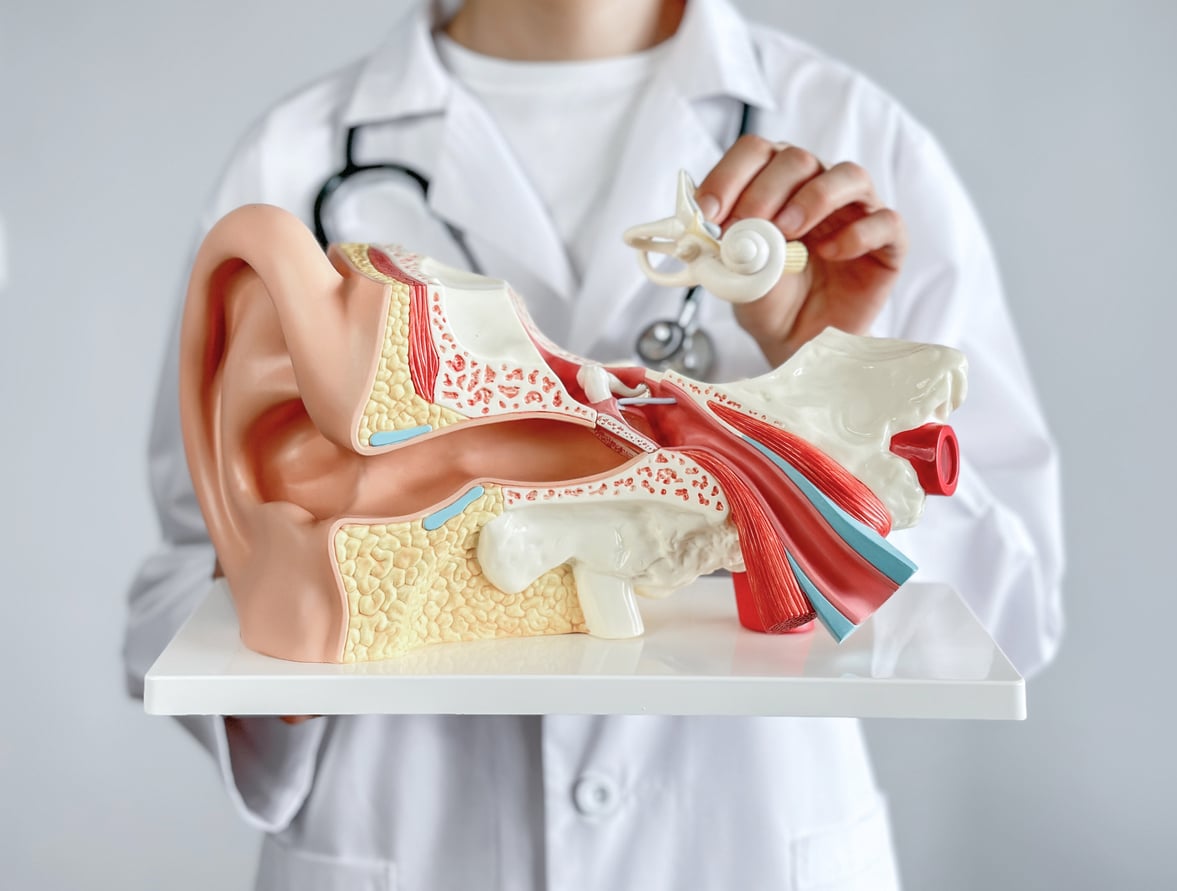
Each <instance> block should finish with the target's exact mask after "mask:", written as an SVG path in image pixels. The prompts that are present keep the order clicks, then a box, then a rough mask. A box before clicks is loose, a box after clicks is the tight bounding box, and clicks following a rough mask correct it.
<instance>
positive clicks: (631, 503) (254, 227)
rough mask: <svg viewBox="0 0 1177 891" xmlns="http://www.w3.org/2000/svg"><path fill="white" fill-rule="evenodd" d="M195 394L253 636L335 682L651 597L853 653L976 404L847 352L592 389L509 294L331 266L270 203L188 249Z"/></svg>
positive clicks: (920, 352) (940, 363)
mask: <svg viewBox="0 0 1177 891" xmlns="http://www.w3.org/2000/svg"><path fill="white" fill-rule="evenodd" d="M671 240H672V241H673V237H672V238H671ZM779 274H780V272H779V271H778V272H777V273H776V275H779ZM774 281H775V279H774ZM762 284H763V283H761V284H760V285H757V287H761V285H762ZM768 287H771V285H769V286H768ZM719 290H722V284H721V285H720V286H719ZM764 290H767V288H764V289H763V290H762V291H761V293H763V291H764ZM180 369H181V372H180V378H181V379H180V385H181V411H182V420H183V429H184V445H185V448H186V451H187V454H188V460H189V465H190V468H191V471H192V477H193V481H194V483H195V487H196V493H197V496H198V498H199V500H200V505H201V509H202V510H203V512H204V517H205V520H206V522H207V524H208V529H209V533H210V535H211V536H212V540H213V543H214V544H215V546H216V550H217V555H218V557H219V559H220V563H221V565H222V567H223V568H224V572H225V575H226V577H227V580H228V583H229V586H230V589H231V590H232V594H233V598H234V601H235V604H236V608H237V614H238V618H239V621H240V625H241V633H242V637H243V639H244V641H245V643H246V645H247V646H249V647H251V648H252V649H255V650H258V651H260V652H262V653H266V654H269V655H272V656H278V657H282V658H286V659H296V660H302V661H320V662H352V661H362V660H370V659H380V658H385V657H388V656H393V655H396V654H398V653H401V652H404V651H405V650H408V649H410V648H412V647H416V646H419V645H422V644H425V643H431V642H438V641H459V640H471V639H478V638H490V637H507V636H522V635H538V634H559V633H564V632H572V631H587V632H589V633H591V634H595V635H599V636H604V637H628V636H633V635H636V634H639V633H641V630H642V624H641V617H640V614H639V612H638V609H637V605H636V601H635V597H634V595H635V593H638V594H645V595H653V596H661V595H664V594H668V593H670V592H672V591H673V590H674V589H676V588H679V587H681V586H683V585H685V584H687V583H689V582H690V581H692V580H693V579H694V578H696V577H697V576H699V575H700V574H703V573H707V572H711V571H713V570H715V569H718V568H721V567H726V568H728V569H731V570H735V571H736V572H737V573H741V574H740V575H737V579H738V582H737V585H736V588H737V601H738V611H739V616H740V621H741V622H743V624H745V625H746V626H748V627H750V628H754V629H758V630H761V631H768V632H780V631H784V630H787V629H790V628H794V627H796V626H798V625H801V624H803V623H806V622H808V621H809V620H811V619H813V618H814V617H816V618H818V619H820V620H821V621H822V623H823V624H824V625H825V626H826V627H827V628H828V629H829V630H830V631H831V632H832V633H833V634H834V635H835V636H836V637H838V638H839V639H841V638H842V637H844V636H845V635H846V634H848V633H850V631H852V630H853V628H854V627H855V626H856V625H858V624H859V623H861V622H862V621H863V620H864V619H865V618H866V617H867V616H869V615H870V614H871V613H872V612H873V611H874V610H875V609H877V608H878V606H879V605H880V604H882V603H883V602H884V601H885V600H886V599H887V597H889V596H890V595H891V593H892V592H893V591H894V590H895V589H896V588H897V587H898V586H899V585H900V584H902V582H903V581H904V580H905V579H907V578H908V577H909V575H910V574H911V573H912V571H913V570H914V566H913V565H912V564H911V563H910V562H909V561H908V560H907V559H906V558H904V557H903V555H901V554H900V553H899V552H898V551H896V550H895V549H894V548H893V547H891V546H890V545H889V544H888V543H887V541H886V540H885V538H884V536H885V535H886V534H887V533H888V531H889V530H890V529H891V528H892V527H893V526H895V527H899V526H906V525H910V524H912V523H914V522H915V521H916V520H917V519H918V517H919V515H920V512H921V510H922V506H923V501H924V491H925V489H927V490H931V491H950V490H951V488H952V486H953V485H954V482H955V472H956V471H955V468H956V466H957V454H956V450H955V439H954V438H953V437H952V435H951V431H950V430H949V429H948V428H946V427H942V426H940V425H941V423H942V422H943V421H944V420H946V418H947V415H948V413H949V412H950V411H951V410H953V409H955V408H956V407H957V406H958V405H959V403H960V401H961V399H962V398H963V395H964V384H965V377H964V374H965V372H964V369H965V363H964V359H963V357H962V356H961V355H960V354H959V353H957V352H956V351H954V350H951V349H947V348H944V347H936V346H924V345H918V344H909V343H904V342H901V341H893V340H875V339H870V338H863V337H856V336H852V335H849V334H844V333H841V332H838V331H835V330H832V329H830V330H827V331H826V332H824V333H823V334H821V335H820V336H819V337H817V338H816V339H814V340H813V341H812V342H811V343H809V344H807V345H806V346H805V347H803V348H802V349H801V350H800V351H799V352H798V353H797V354H796V355H795V356H794V357H793V358H792V359H791V360H789V362H787V363H786V364H785V365H783V366H782V367H781V368H779V369H777V370H776V371H774V372H772V373H771V374H767V375H765V376H763V377H760V378H756V379H754V380H749V381H741V382H738V383H732V384H723V385H718V384H715V385H704V384H701V383H697V382H695V381H692V380H689V379H687V378H685V377H682V376H680V375H677V374H675V373H674V372H665V373H656V372H652V371H649V370H647V369H645V368H641V367H630V366H624V365H616V366H614V365H600V364H597V363H594V362H591V361H589V360H586V359H582V358H579V357H577V356H573V355H570V354H569V353H567V352H565V351H563V350H561V349H560V348H558V347H556V346H555V345H553V344H551V343H549V342H548V341H547V340H546V339H545V338H544V337H543V336H542V335H541V334H540V333H539V332H538V331H536V330H535V328H534V326H533V325H532V323H531V321H530V319H529V318H528V316H527V313H526V311H525V310H524V307H523V304H522V302H521V301H520V300H519V298H518V297H517V296H516V295H515V294H514V293H513V292H512V291H511V289H510V287H509V286H508V285H507V284H506V283H505V282H502V281H497V280H494V279H490V278H485V277H483V276H478V275H473V274H470V273H467V272H462V271H459V270H456V269H451V268H449V267H447V266H444V265H442V264H440V263H438V262H436V261H434V260H431V259H429V258H427V257H422V256H418V255H415V254H412V253H408V252H406V251H404V250H402V249H400V248H397V247H376V246H371V245H361V244H345V245H334V246H332V247H331V249H330V250H329V252H328V253H327V255H326V256H324V254H323V252H322V251H321V250H320V248H319V247H318V245H317V244H316V242H315V239H314V237H313V236H312V235H311V233H310V232H309V231H307V229H306V228H304V226H303V225H302V223H300V222H299V221H298V220H297V219H295V218H294V217H293V216H290V215H289V214H287V213H285V212H284V211H281V210H278V209H276V208H272V207H264V206H249V207H244V208H241V209H239V210H237V211H234V212H233V213H231V214H229V215H228V216H227V217H225V218H224V219H223V220H222V221H221V222H220V223H218V224H217V225H216V227H215V228H214V229H213V230H212V231H211V232H210V233H209V235H208V237H207V239H206V240H205V242H204V244H203V246H202V247H201V250H200V253H199V255H198V257H197V259H196V265H195V269H194V271H193V274H192V280H191V287H190V289H189V292H188V300H187V305H186V307H185V310H184V322H183V335H182V343H181V356H180ZM901 455H902V457H901ZM917 468H918V469H917Z"/></svg>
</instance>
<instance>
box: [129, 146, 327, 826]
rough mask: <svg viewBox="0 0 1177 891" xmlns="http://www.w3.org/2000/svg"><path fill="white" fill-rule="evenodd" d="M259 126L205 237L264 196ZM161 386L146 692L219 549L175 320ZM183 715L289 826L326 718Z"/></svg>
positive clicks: (142, 657) (252, 816) (144, 602)
mask: <svg viewBox="0 0 1177 891" xmlns="http://www.w3.org/2000/svg"><path fill="white" fill-rule="evenodd" d="M260 146H261V139H260V133H259V132H258V131H255V132H253V133H251V134H250V135H249V136H248V137H247V138H246V140H245V141H244V143H243V144H242V147H241V148H240V149H239V150H238V152H237V154H236V156H235V158H234V160H233V161H232V163H231V164H230V166H229V168H228V170H227V171H226V173H225V175H224V177H223V179H222V182H221V184H220V187H219V188H218V189H217V192H216V195H215V198H214V200H213V201H212V202H211V203H210V205H209V208H208V210H207V212H206V213H205V215H204V217H203V218H202V220H201V229H200V235H201V237H202V238H203V235H204V234H205V233H206V232H207V231H208V229H210V228H211V227H212V225H213V224H214V223H215V222H216V220H218V219H219V218H220V217H221V216H223V215H224V214H225V213H227V212H228V211H230V210H232V209H233V208H235V207H238V206H240V205H242V204H247V203H250V202H256V201H264V200H265V197H266V189H265V182H264V179H263V175H262V171H263V169H264V166H263V164H262V163H261V157H260V152H261V148H260ZM180 304H181V305H180V306H177V308H176V312H175V323H174V325H173V330H172V333H171V337H170V338H169V341H168V349H167V350H166V353H165V358H164V364H163V371H162V373H161V376H160V382H159V389H158V392H157V394H156V401H155V413H154V418H153V422H152V427H151V434H150V440H149V444H148V474H149V479H150V485H151V492H152V496H153V499H154V503H155V509H156V513H157V515H158V517H159V523H160V532H161V538H162V541H161V542H160V544H159V545H158V547H157V548H156V549H155V551H154V552H153V553H152V554H151V555H150V556H149V557H148V558H147V559H146V560H145V561H144V563H143V565H142V567H141V568H140V570H139V572H138V575H137V576H136V578H135V580H134V581H133V583H132V584H131V588H130V592H129V596H128V610H127V622H126V629H125V637H124V644H123V660H124V665H125V668H126V678H127V688H128V691H129V692H130V694H131V695H132V696H137V697H142V695H143V679H144V675H145V674H146V672H147V670H148V668H150V667H151V664H152V663H153V662H154V661H155V659H156V657H157V656H158V655H159V654H160V653H161V652H162V651H163V648H164V647H165V646H166V645H167V643H168V641H170V640H171V638H172V636H173V635H174V634H175V633H176V631H177V630H178V629H179V627H180V625H181V624H182V623H183V622H184V620H185V619H186V618H187V617H188V616H189V615H190V614H191V613H192V611H193V610H194V609H195V607H196V606H197V605H198V604H199V602H200V600H201V599H202V597H203V596H204V595H205V594H206V593H207V592H208V589H209V586H210V584H211V581H212V571H213V564H214V561H215V553H214V551H213V546H212V542H211V541H210V540H209V537H208V531H207V529H206V528H205V525H204V520H203V517H202V516H201V513H200V506H199V504H198V503H197V500H196V493H195V492H194V490H193V487H192V480H191V477H190V475H189V473H188V465H187V462H186V460H185V456H184V443H183V439H182V436H181V433H180V410H179V400H178V395H179V368H178V363H177V354H178V352H179V349H178V346H179V329H180V324H179V319H180V310H181V309H182V301H180ZM179 720H180V723H181V724H182V725H183V726H184V728H185V729H186V730H188V731H189V732H190V733H191V734H192V736H193V737H195V738H196V739H197V741H199V742H200V743H201V745H203V746H204V747H205V748H206V749H207V750H208V751H209V752H210V753H212V754H213V756H214V758H215V759H216V760H217V763H218V765H219V769H220V772H221V775H222V777H223V779H224V782H225V785H226V788H227V790H228V792H229V795H230V797H231V798H232V800H233V801H234V803H235V804H236V805H237V806H238V808H239V810H240V811H241V813H242V815H243V816H244V818H245V819H246V821H247V822H248V823H250V824H251V825H253V826H255V827H257V828H259V829H262V830H265V831H271V832H273V831H278V830H280V829H282V828H284V827H285V826H286V825H287V824H288V823H289V822H290V820H291V819H292V818H293V817H294V815H295V813H297V811H298V809H299V807H301V805H302V803H303V801H304V800H305V799H306V796H307V794H308V793H309V791H310V787H311V783H312V782H313V779H314V765H315V759H316V756H317V753H318V749H319V744H320V742H321V740H322V737H323V733H324V729H325V728H324V724H325V722H324V721H323V720H313V721H307V722H305V723H303V724H300V725H295V726H289V725H286V724H284V723H283V722H282V721H280V720H279V719H277V718H275V717H241V718H220V717H211V716H189V717H183V718H180V719H179Z"/></svg>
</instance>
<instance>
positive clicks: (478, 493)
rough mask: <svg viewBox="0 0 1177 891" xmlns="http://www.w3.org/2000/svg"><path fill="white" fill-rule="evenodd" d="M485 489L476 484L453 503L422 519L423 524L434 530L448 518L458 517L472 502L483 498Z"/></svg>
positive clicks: (428, 529)
mask: <svg viewBox="0 0 1177 891" xmlns="http://www.w3.org/2000/svg"><path fill="white" fill-rule="evenodd" d="M485 491H486V490H485V489H483V488H482V486H475V487H474V488H473V489H471V490H470V491H469V492H467V493H466V494H465V495H463V496H462V497H461V498H459V499H458V500H457V501H455V502H453V503H452V504H447V505H446V506H445V507H443V508H442V509H441V510H438V511H434V512H433V513H431V514H430V515H429V516H427V517H426V518H425V519H424V520H422V521H421V525H422V526H424V527H425V529H426V530H427V531H429V532H432V531H433V530H434V529H436V528H438V527H439V526H441V524H442V523H444V522H445V521H446V520H449V519H451V518H452V517H456V516H457V515H458V514H460V513H461V512H462V511H464V510H465V509H466V508H468V507H469V506H470V504H471V503H472V502H474V501H477V500H478V499H479V498H481V497H482V495H483V493H484V492H485Z"/></svg>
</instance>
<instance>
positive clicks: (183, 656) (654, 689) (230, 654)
mask: <svg viewBox="0 0 1177 891" xmlns="http://www.w3.org/2000/svg"><path fill="white" fill-rule="evenodd" d="M640 607H641V611H642V617H643V619H644V621H645V626H646V633H645V635H644V636H642V637H640V638H636V639H633V640H600V639H597V638H592V637H589V636H587V635H583V634H570V635H559V636H552V637H533V638H526V639H510V640H491V641H475V642H472V643H454V644H438V645H434V646H431V647H426V648H424V649H421V650H417V651H414V652H411V653H408V654H406V655H405V656H402V657H399V658H396V659H389V660H386V661H383V662H373V663H366V664H363V665H317V664H304V663H298V662H285V661H283V660H280V659H273V658H270V657H267V656H260V655H258V654H257V653H254V652H251V651H250V650H247V649H246V648H245V646H244V645H243V644H242V643H241V640H240V636H239V633H238V627H237V618H236V615H235V613H234V611H233V605H232V601H231V600H230V597H229V591H228V588H227V587H226V586H225V584H224V583H223V582H218V583H216V584H214V585H212V586H211V590H210V591H209V595H208V597H207V598H206V599H205V601H204V602H203V603H202V604H201V605H200V606H199V607H198V608H197V610H196V612H195V613H194V614H193V615H192V617H191V618H190V619H189V620H188V622H187V623H186V624H185V625H184V627H183V628H181V629H180V631H179V633H178V634H177V635H176V637H175V639H174V640H173V641H172V642H171V643H170V644H169V645H168V647H167V649H166V650H164V652H163V654H162V655H161V656H160V657H159V659H158V660H157V661H156V663H155V665H154V666H152V668H151V670H150V671H149V672H148V673H147V686H146V693H145V696H144V703H145V707H146V710H147V712H148V713H149V714H154V715H189V714H215V715H308V714H316V715H328V714H661V715H795V716H824V717H835V716H838V717H862V718H993V719H1022V718H1024V717H1025V716H1026V694H1025V684H1024V682H1023V680H1022V678H1021V677H1020V676H1019V675H1018V673H1017V672H1016V671H1015V670H1014V668H1013V666H1012V665H1011V664H1010V663H1009V660H1008V659H1006V657H1005V656H1004V654H1002V652H1001V651H1000V650H999V649H998V648H997V646H996V645H995V644H994V643H993V641H992V640H991V639H990V638H989V635H988V634H987V633H986V632H985V630H984V629H983V628H982V627H981V625H980V624H979V623H978V622H977V620H976V618H975V617H974V616H973V614H972V613H971V612H970V611H969V609H968V608H967V607H966V606H965V604H964V603H963V602H962V601H961V599H960V597H959V595H957V594H956V592H954V591H953V590H952V589H951V588H948V587H946V586H943V585H931V584H919V583H911V584H908V585H906V586H904V587H903V588H902V589H900V590H899V591H898V592H897V593H896V594H895V596H894V597H892V598H891V600H890V601H888V602H887V604H885V605H884V606H883V608H882V609H880V610H879V611H878V613H876V614H875V616H873V617H872V618H871V619H870V620H869V621H867V622H866V623H864V624H863V625H862V627H861V628H859V629H858V630H857V631H856V632H855V633H854V634H853V635H851V637H850V638H849V639H848V640H846V641H845V642H844V643H842V644H841V645H839V644H836V643H834V641H833V639H832V638H830V636H829V635H828V634H826V633H825V631H824V630H823V629H821V628H816V629H814V630H812V631H809V632H807V633H802V634H789V635H771V636H770V635H765V634H757V633H755V632H752V631H747V630H745V629H744V628H741V627H740V625H739V623H738V622H737V621H736V616H735V600H734V595H733V593H732V585H731V580H730V579H729V578H726V577H710V578H704V579H700V580H699V581H697V582H696V583H695V584H693V585H691V586H690V587H689V588H686V589H684V590H682V591H679V592H678V593H677V594H674V595H673V596H671V597H669V598H667V599H665V600H642V601H641V603H640Z"/></svg>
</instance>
